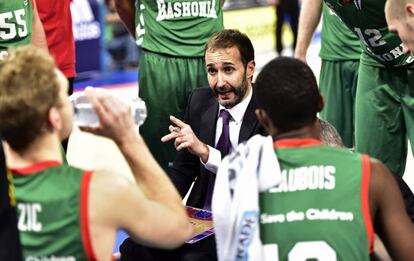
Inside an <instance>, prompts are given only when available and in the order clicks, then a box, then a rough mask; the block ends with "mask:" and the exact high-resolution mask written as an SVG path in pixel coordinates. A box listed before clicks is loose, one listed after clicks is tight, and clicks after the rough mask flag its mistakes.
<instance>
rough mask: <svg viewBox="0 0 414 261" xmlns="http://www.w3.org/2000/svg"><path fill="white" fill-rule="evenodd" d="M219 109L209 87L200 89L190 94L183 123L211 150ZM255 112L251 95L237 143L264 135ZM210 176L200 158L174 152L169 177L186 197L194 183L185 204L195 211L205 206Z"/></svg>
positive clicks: (188, 153) (183, 152) (186, 151)
mask: <svg viewBox="0 0 414 261" xmlns="http://www.w3.org/2000/svg"><path fill="white" fill-rule="evenodd" d="M253 95H254V92H253ZM218 108H219V105H218V102H217V98H216V96H215V95H214V93H213V91H212V90H211V89H210V88H199V89H196V90H194V91H193V92H192V93H191V94H190V97H189V100H188V104H187V108H186V112H185V116H184V121H185V122H186V123H187V124H188V125H190V126H191V128H192V129H193V131H194V134H195V135H196V136H197V137H198V138H199V139H200V140H201V141H202V142H204V143H205V144H207V145H210V146H211V147H214V141H215V135H216V123H217V117H218ZM255 109H256V101H255V99H254V96H253V97H252V100H251V101H250V103H249V105H248V107H247V110H246V113H245V114H244V118H243V122H242V126H241V128H240V133H239V143H241V142H243V141H246V140H248V139H249V138H250V137H252V136H253V135H255V134H264V132H265V131H264V129H263V127H261V125H260V124H259V122H258V120H257V118H256V115H255V112H254V111H255ZM209 175H211V173H210V172H209V171H208V170H206V169H205V168H204V165H203V164H202V163H201V162H200V158H199V157H197V156H194V155H193V154H191V153H190V152H189V151H188V150H186V149H185V150H181V151H178V152H177V156H176V158H175V161H174V163H173V166H172V168H171V170H170V171H169V176H170V178H171V180H172V182H173V183H174V185H175V186H176V188H177V190H178V191H179V193H180V194H181V196H182V197H184V196H185V195H186V193H187V192H188V190H189V189H190V186H191V184H192V182H193V181H194V180H195V183H194V187H193V189H192V190H191V193H190V195H189V197H188V200H187V205H188V206H193V207H197V208H203V206H204V200H205V195H206V192H207V185H208V180H209Z"/></svg>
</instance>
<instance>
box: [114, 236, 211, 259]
mask: <svg viewBox="0 0 414 261" xmlns="http://www.w3.org/2000/svg"><path fill="white" fill-rule="evenodd" d="M119 249H120V252H121V260H122V261H140V260H145V261H164V260H165V261H215V260H217V253H216V242H215V239H214V235H211V236H209V237H207V238H205V239H203V240H201V241H199V242H196V243H194V244H184V245H182V246H180V247H179V248H177V249H173V250H165V249H158V248H151V247H146V246H143V245H140V244H138V243H136V242H134V241H133V240H132V239H131V238H127V239H125V241H124V242H123V243H122V245H121V246H120V248H119Z"/></svg>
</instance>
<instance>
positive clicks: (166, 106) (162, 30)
mask: <svg viewBox="0 0 414 261" xmlns="http://www.w3.org/2000/svg"><path fill="white" fill-rule="evenodd" d="M135 8H136V15H135V25H136V30H135V32H136V35H135V37H136V41H137V44H138V45H140V46H141V48H142V55H141V60H140V65H139V96H140V97H141V98H142V99H143V100H144V101H145V102H146V105H147V109H148V117H147V119H146V121H145V123H144V124H143V125H142V126H141V127H140V132H141V134H142V136H143V137H144V139H145V142H146V143H147V144H148V147H149V148H150V150H151V152H152V154H153V155H154V157H155V158H156V159H157V161H158V162H159V163H160V164H161V166H162V167H163V168H164V169H167V166H168V165H169V163H171V162H172V161H173V160H174V159H175V152H176V151H175V148H174V146H173V143H172V142H170V143H167V144H164V143H162V142H161V137H162V136H164V135H165V134H166V133H168V126H169V125H170V120H169V115H174V116H176V117H178V118H180V119H182V118H183V116H184V110H185V108H186V105H187V99H188V95H189V94H190V93H191V91H192V90H194V89H195V88H198V87H202V86H207V85H208V81H207V74H206V69H205V63H204V57H203V56H204V46H205V44H206V43H207V40H208V39H209V38H210V36H211V35H212V34H213V33H214V32H217V31H220V30H222V29H223V12H222V9H221V1H220V0H204V1H195V0H193V1H189V0H136V1H135Z"/></svg>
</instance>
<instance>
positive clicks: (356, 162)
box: [259, 139, 373, 260]
mask: <svg viewBox="0 0 414 261" xmlns="http://www.w3.org/2000/svg"><path fill="white" fill-rule="evenodd" d="M275 153H276V155H277V157H278V160H279V163H280V166H281V171H282V177H283V178H284V179H285V182H283V183H282V184H281V185H279V186H278V187H275V188H272V189H270V190H269V191H266V192H263V193H260V198H259V202H260V237H261V240H262V242H263V244H264V245H265V254H266V256H269V257H272V256H273V259H274V257H275V256H277V255H278V256H279V259H275V260H307V259H318V260H369V255H370V252H371V250H372V246H373V245H372V243H373V228H372V223H371V218H370V210H369V201H368V192H369V182H370V163H369V158H368V157H367V156H366V155H361V154H357V153H350V152H349V151H348V150H345V149H341V148H335V147H328V146H324V145H322V144H321V142H320V141H319V140H313V139H285V140H280V141H276V142H275ZM350 174H351V175H350ZM269 260H270V259H269Z"/></svg>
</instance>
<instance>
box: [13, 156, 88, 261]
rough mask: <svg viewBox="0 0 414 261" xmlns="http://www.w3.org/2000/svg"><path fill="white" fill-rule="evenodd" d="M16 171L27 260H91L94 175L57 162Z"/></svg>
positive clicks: (21, 235)
mask: <svg viewBox="0 0 414 261" xmlns="http://www.w3.org/2000/svg"><path fill="white" fill-rule="evenodd" d="M12 171H13V175H14V184H15V187H16V200H17V208H18V216H19V217H18V229H19V231H20V237H21V242H22V246H23V255H24V257H25V258H26V259H28V258H29V259H30V257H31V258H32V259H33V260H35V259H36V260H46V259H48V258H49V259H50V258H52V257H54V258H56V259H59V258H61V259H59V260H85V259H87V255H90V253H89V250H90V249H89V248H88V247H89V246H90V241H89V240H90V234H89V226H88V212H87V207H88V204H87V203H88V192H89V185H88V184H89V180H90V177H91V175H90V172H86V174H84V172H83V171H82V170H80V169H77V168H73V167H70V166H68V165H60V163H59V162H54V161H46V162H41V163H39V164H36V165H33V166H30V167H27V168H24V169H12ZM49 259H48V260H49Z"/></svg>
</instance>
